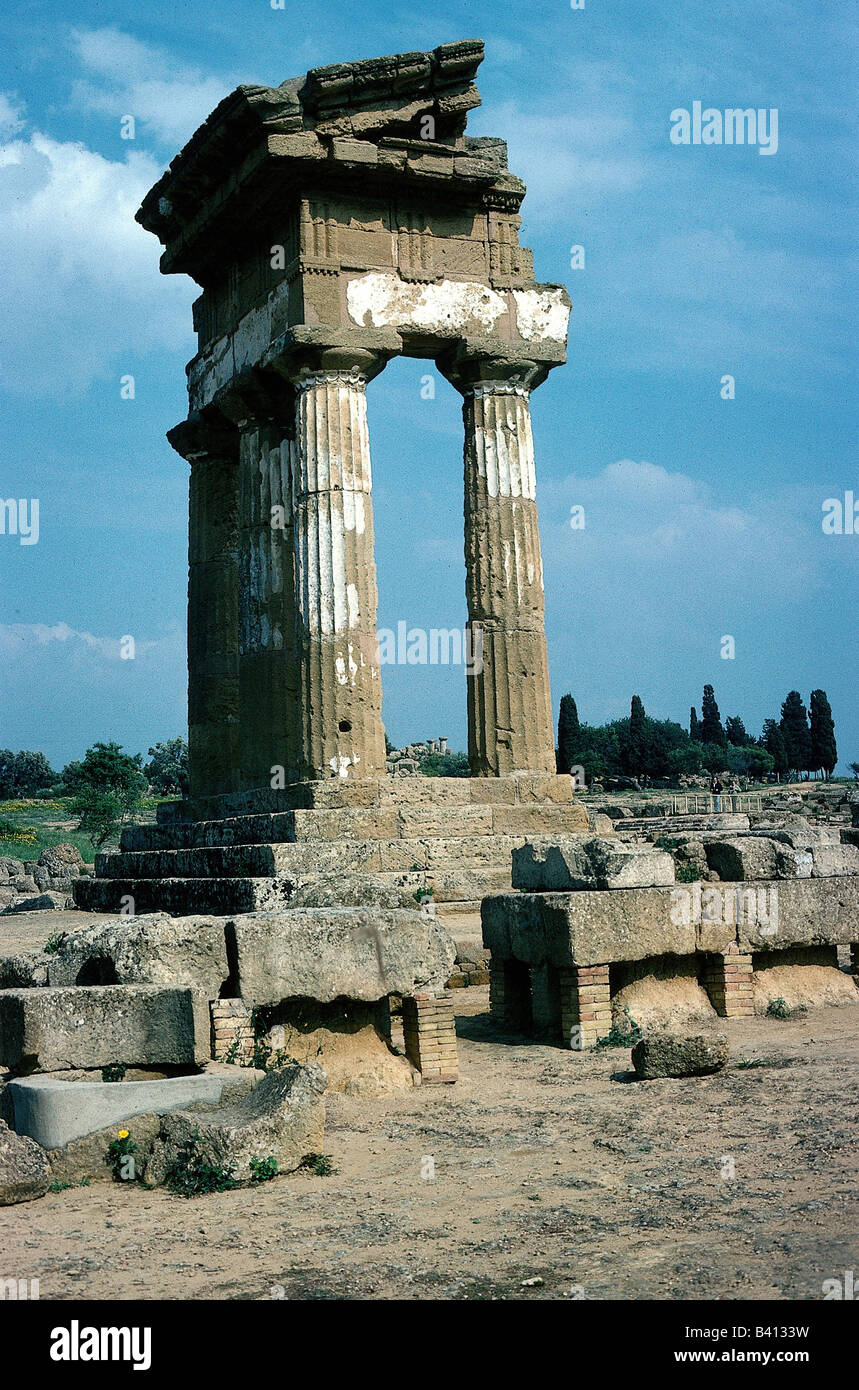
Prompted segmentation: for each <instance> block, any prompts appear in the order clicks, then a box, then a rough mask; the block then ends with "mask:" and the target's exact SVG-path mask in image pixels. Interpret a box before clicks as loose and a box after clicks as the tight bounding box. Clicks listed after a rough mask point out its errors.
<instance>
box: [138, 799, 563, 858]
mask: <svg viewBox="0 0 859 1390" xmlns="http://www.w3.org/2000/svg"><path fill="white" fill-rule="evenodd" d="M434 780H437V781H439V782H440V781H442V780H446V779H442V778H437V779H434ZM449 780H456V779H449ZM463 780H464V779H463ZM487 780H489V779H487ZM587 831H588V825H587V815H586V812H585V810H584V808H583V807H582V806H581V805H579V804H578V803H576V804H567V805H547V804H537V803H535V804H533V805H508V804H501V805H490V804H482V805H475V806H455V805H454V806H448V805H445V804H444V803H442V804H441V805H431V806H399V807H398V806H386V807H375V808H373V807H369V808H368V807H351V808H343V807H340V808H334V809H331V810H300V809H299V810H292V811H275V812H269V813H266V814H262V815H247V816H233V817H231V818H229V819H227V820H219V821H195V822H190V823H184V824H182V823H176V824H173V825H137V826H131V827H129V828H128V829H126V830H124V831H123V832H122V840H121V848H122V850H123V851H124V852H126V853H144V852H146V851H153V850H182V849H203V848H215V847H219V846H221V847H226V846H229V845H263V844H267V845H272V844H290V843H293V842H299V841H343V840H396V839H404V840H411V839H417V838H419V837H422V836H424V835H431V836H445V837H450V838H453V837H458V836H479V835H485V836H490V835H551V834H559V835H561V834H567V835H570V834H572V835H574V834H576V833H578V832H581V833H582V834H587ZM183 872H184V871H183Z"/></svg>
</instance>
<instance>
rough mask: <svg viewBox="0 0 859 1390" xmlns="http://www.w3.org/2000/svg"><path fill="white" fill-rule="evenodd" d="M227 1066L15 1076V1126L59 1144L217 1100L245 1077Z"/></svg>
mask: <svg viewBox="0 0 859 1390" xmlns="http://www.w3.org/2000/svg"><path fill="white" fill-rule="evenodd" d="M225 1073H226V1069H224V1070H222V1071H221V1072H218V1071H204V1072H199V1073H197V1074H196V1075H193V1076H171V1077H164V1078H162V1079H159V1080H156V1081H119V1082H108V1081H96V1080H93V1081H65V1080H62V1079H61V1078H58V1077H54V1076H28V1077H23V1078H20V1079H18V1080H16V1081H10V1082H9V1084H8V1086H7V1088H6V1089H7V1092H8V1095H9V1098H10V1099H11V1103H12V1110H13V1114H14V1128H15V1132H16V1133H17V1134H27V1135H29V1136H30V1138H32V1139H35V1140H36V1142H37V1144H41V1146H42V1148H43V1149H60V1148H63V1147H64V1146H65V1145H66V1144H69V1143H70V1142H71V1141H72V1140H73V1139H80V1138H82V1137H83V1136H84V1135H86V1134H92V1133H94V1132H95V1131H97V1130H101V1129H107V1128H108V1126H109V1125H118V1124H121V1123H122V1121H124V1120H133V1119H134V1118H135V1116H137V1115H146V1114H158V1115H162V1114H166V1113H167V1112H168V1111H171V1110H179V1109H182V1108H183V1107H187V1106H190V1105H201V1104H202V1105H218V1104H220V1102H221V1100H222V1099H224V1098H225V1096H229V1094H230V1093H231V1092H232V1091H234V1090H235V1088H236V1086H240V1088H241V1089H242V1090H247V1089H248V1084H247V1080H246V1077H242V1076H237V1077H230V1076H228V1075H227V1074H225Z"/></svg>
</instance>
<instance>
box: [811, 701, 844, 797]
mask: <svg viewBox="0 0 859 1390" xmlns="http://www.w3.org/2000/svg"><path fill="white" fill-rule="evenodd" d="M810 724H811V730H810V732H811V766H812V767H813V768H814V769H815V770H816V769H817V768H819V767H821V768H823V771H824V773H825V774H826V776H827V777H831V776H832V773H833V772H834V770H835V764H836V763H837V762H838V747H837V745H836V742H835V721H834V720H833V718H832V710H831V709H830V707H829V701H828V699H827V698H826V691H825V690H812V692H811V710H810Z"/></svg>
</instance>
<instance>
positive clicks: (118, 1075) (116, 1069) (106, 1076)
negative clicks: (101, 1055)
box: [101, 1062, 128, 1081]
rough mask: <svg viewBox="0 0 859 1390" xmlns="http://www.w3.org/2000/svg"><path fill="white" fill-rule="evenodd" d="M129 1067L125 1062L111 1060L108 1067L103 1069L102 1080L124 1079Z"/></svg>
mask: <svg viewBox="0 0 859 1390" xmlns="http://www.w3.org/2000/svg"><path fill="white" fill-rule="evenodd" d="M127 1071H128V1067H127V1066H126V1065H125V1063H124V1062H109V1063H108V1065H107V1066H106V1067H102V1069H101V1079H102V1081H123V1080H124V1079H125V1073H126V1072H127Z"/></svg>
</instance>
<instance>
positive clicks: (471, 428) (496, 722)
mask: <svg viewBox="0 0 859 1390" xmlns="http://www.w3.org/2000/svg"><path fill="white" fill-rule="evenodd" d="M450 375H451V380H452V381H453V382H454V385H456V386H457V387H458V389H459V390H460V391H462V393H463V397H464V401H463V421H464V425H465V451H464V466H465V570H466V580H465V583H466V598H467V602H468V631H469V635H470V646H469V653H468V655H469V657H470V658H471V661H472V666H471V668H470V669H469V670H468V671H467V676H468V680H467V688H468V756H469V761H470V763H471V772H472V775H473V776H476V777H499V776H503V775H505V774H508V773H513V772H525V771H535V772H554V771H555V740H554V730H553V725H552V704H551V696H550V693H549V665H548V657H547V653H546V631H545V619H544V599H543V563H542V558H541V553H540V532H539V528H538V524H537V502H536V479H535V472H534V441H533V437H532V434H531V409H530V388H531V386H532V385H533V384H534V382H535V380H536V377H537V370H536V368H535V367H534V366H533V364H530V363H523V362H521V361H515V360H514V361H512V362H502V361H499V360H494V361H492V362H491V363H490V362H484V361H482V360H481V361H475V360H471V361H469V362H468V363H467V364H463V363H460V364H459V365H458V367H457V369H456V371H453V372H452V373H450Z"/></svg>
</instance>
